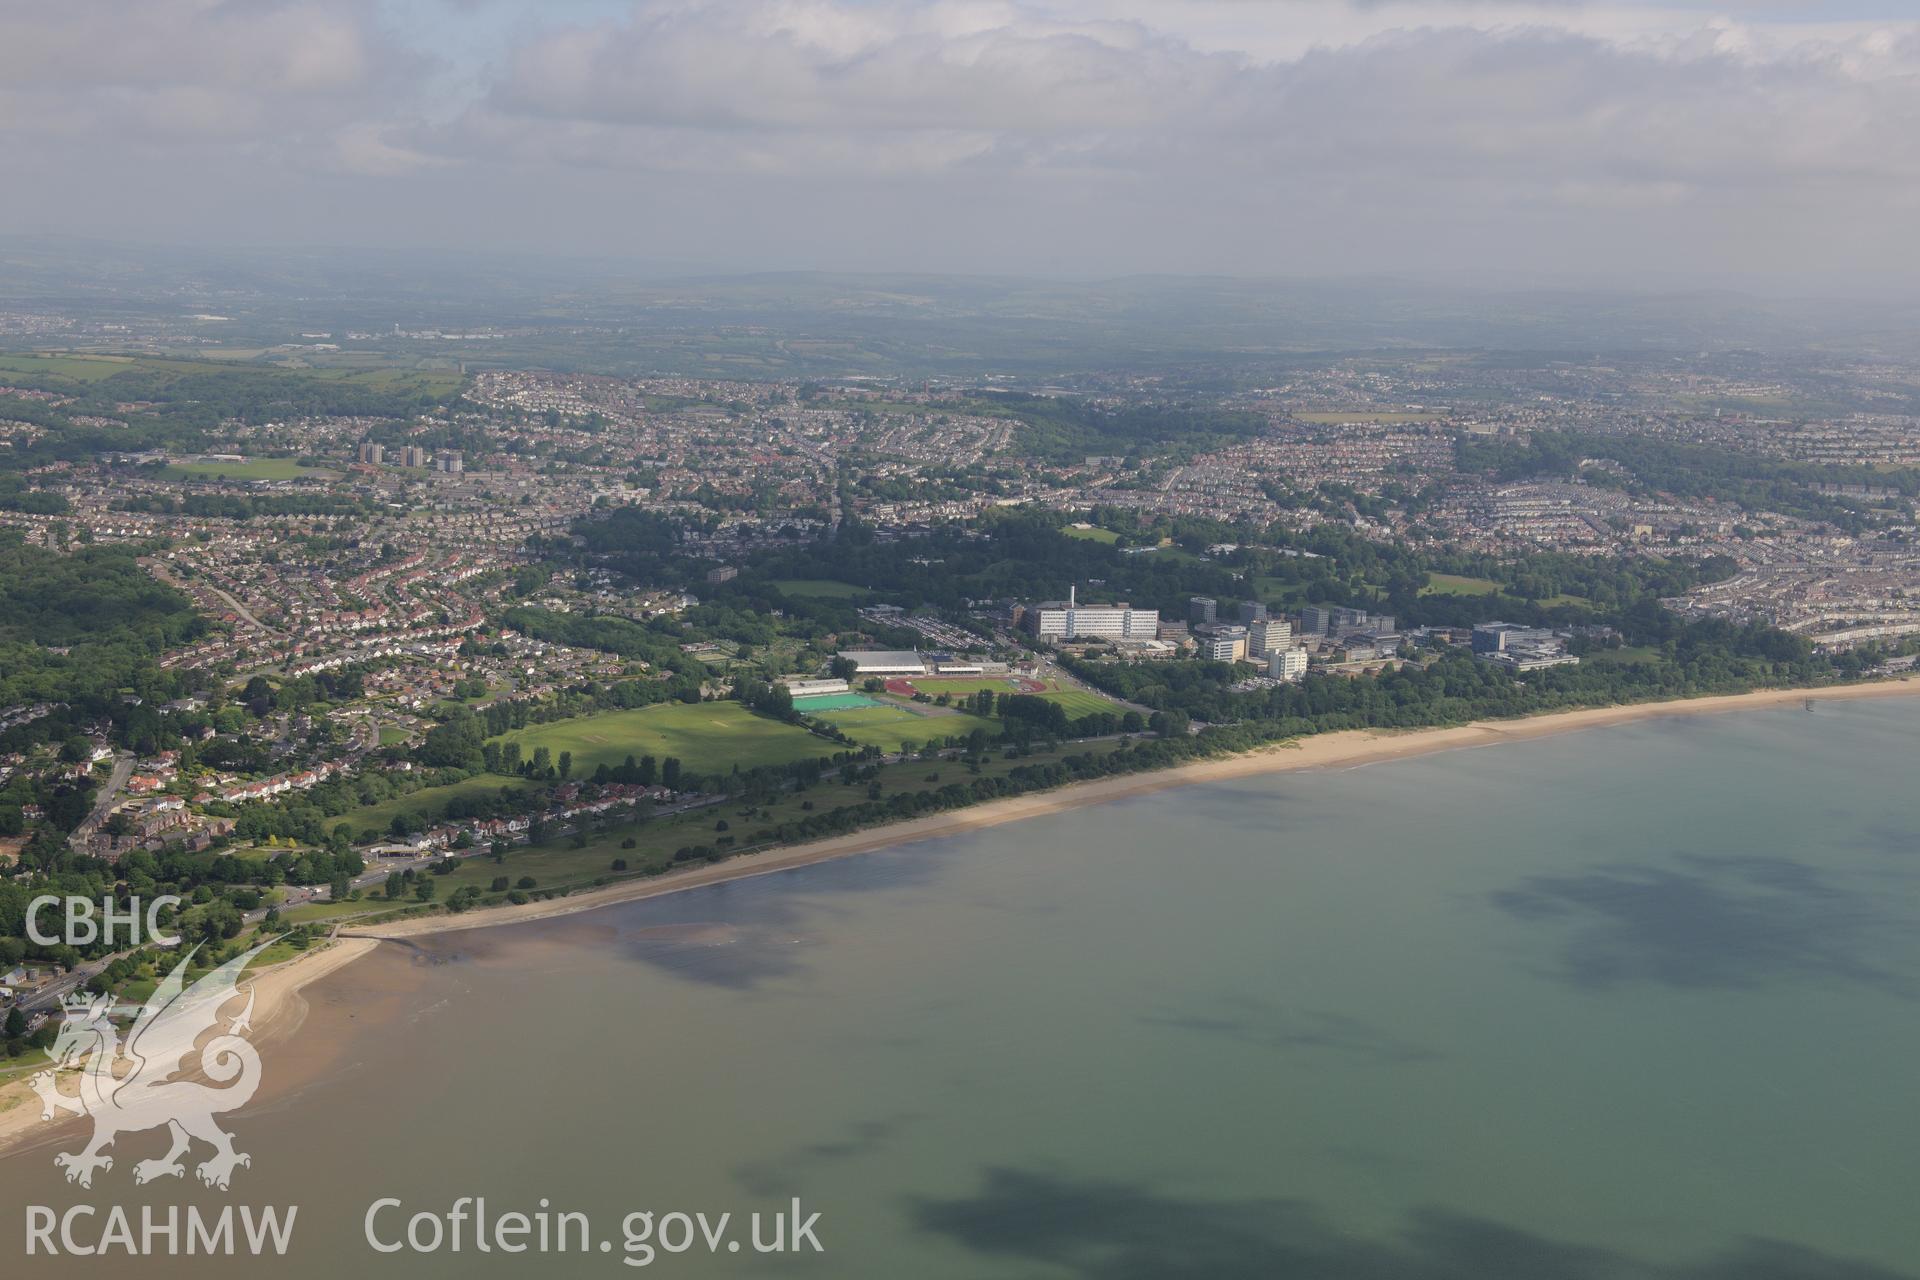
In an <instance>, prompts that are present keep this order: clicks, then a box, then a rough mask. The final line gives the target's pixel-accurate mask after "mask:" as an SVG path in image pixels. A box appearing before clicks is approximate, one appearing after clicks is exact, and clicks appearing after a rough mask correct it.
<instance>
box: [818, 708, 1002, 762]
mask: <svg viewBox="0 0 1920 1280" xmlns="http://www.w3.org/2000/svg"><path fill="white" fill-rule="evenodd" d="M820 718H821V719H822V720H826V721H828V722H829V723H831V724H832V725H833V726H834V727H835V728H836V729H839V730H840V731H841V732H842V733H844V734H846V735H847V736H848V737H849V738H852V739H853V740H854V741H855V742H858V743H861V744H862V745H867V746H875V747H879V748H880V749H881V750H882V751H898V750H899V749H900V744H901V743H902V742H912V743H916V744H918V745H920V746H923V747H924V746H926V745H927V743H929V742H932V741H935V740H937V739H941V738H964V737H966V736H967V735H968V734H970V733H972V732H973V731H974V730H975V729H985V730H986V731H987V736H988V737H989V738H997V737H999V736H1000V726H999V725H998V724H995V723H994V722H993V721H991V720H983V719H981V718H980V717H979V716H970V715H965V714H963V713H961V712H954V713H953V714H951V715H918V714H916V713H915V712H913V711H909V710H907V709H906V708H904V707H900V706H896V705H894V704H891V703H887V704H883V705H880V706H876V707H864V708H857V709H849V710H846V711H834V712H831V713H828V714H826V715H822V716H821V717H820Z"/></svg>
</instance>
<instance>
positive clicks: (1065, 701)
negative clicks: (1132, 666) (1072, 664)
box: [887, 676, 1119, 716]
mask: <svg viewBox="0 0 1920 1280" xmlns="http://www.w3.org/2000/svg"><path fill="white" fill-rule="evenodd" d="M1036 684H1039V685H1040V686H1041V687H1040V688H1035V687H1034V686H1035V685H1036ZM896 685H904V686H905V687H904V688H895V687H894V686H896ZM982 689H991V690H993V691H994V692H995V693H996V694H1008V693H1028V694H1032V695H1033V696H1035V697H1039V698H1045V699H1046V700H1047V701H1048V702H1057V703H1059V704H1060V705H1061V706H1063V707H1065V708H1066V709H1067V714H1068V715H1069V716H1084V715H1088V714H1091V713H1092V712H1095V711H1118V710H1119V708H1118V707H1117V706H1115V705H1114V703H1112V702H1111V701H1109V700H1108V699H1106V698H1103V697H1101V696H1100V695H1099V694H1097V693H1089V692H1087V691H1086V690H1085V689H1076V688H1073V687H1072V686H1071V685H1066V684H1063V683H1061V682H1060V681H1058V680H1046V681H1033V680H1028V679H1025V678H1023V677H1020V676H959V677H937V676H916V677H914V678H913V679H912V680H910V681H898V680H889V681H888V682H887V691H888V692H889V693H902V692H907V691H909V690H911V691H912V692H917V693H924V694H926V695H927V696H928V697H929V698H937V697H939V696H940V695H941V694H943V693H944V694H946V695H947V696H948V697H950V698H952V699H954V700H956V701H957V700H959V699H961V698H964V697H968V696H970V695H972V694H976V693H978V692H980V691H981V690H982Z"/></svg>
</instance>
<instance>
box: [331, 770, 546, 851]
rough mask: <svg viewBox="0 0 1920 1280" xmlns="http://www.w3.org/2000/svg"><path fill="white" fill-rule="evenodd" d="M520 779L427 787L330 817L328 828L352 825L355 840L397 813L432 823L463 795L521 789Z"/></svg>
mask: <svg viewBox="0 0 1920 1280" xmlns="http://www.w3.org/2000/svg"><path fill="white" fill-rule="evenodd" d="M519 785H520V779H518V778H509V777H507V776H506V775H504V774H498V773H483V774H479V775H478V776H476V777H472V778H466V779H463V780H462V781H459V782H455V783H451V784H449V785H447V786H444V787H423V788H421V789H420V790H418V791H415V792H412V793H411V794H408V795H404V796H396V797H394V798H393V799H392V800H382V801H381V802H380V803H379V804H370V805H362V806H361V807H360V808H358V809H353V810H350V811H348V812H346V813H343V814H341V815H340V816H339V817H337V818H328V819H327V820H326V826H327V829H328V830H329V831H331V830H332V829H333V828H334V826H335V825H336V824H338V823H342V822H345V823H348V824H349V825H350V826H351V827H352V828H353V834H354V836H355V838H358V837H359V835H360V833H361V832H362V831H365V830H367V829H368V828H369V827H373V828H378V829H379V830H381V831H385V830H386V829H387V825H388V824H389V823H391V822H392V821H393V818H394V815H395V814H400V813H417V814H419V815H420V816H421V817H423V818H427V819H429V820H431V819H435V818H438V817H439V816H440V815H441V814H443V813H445V812H446V811H447V803H448V802H449V801H451V800H453V799H455V798H457V797H460V796H475V795H482V794H491V793H495V792H498V791H499V790H500V788H501V787H517V786H519Z"/></svg>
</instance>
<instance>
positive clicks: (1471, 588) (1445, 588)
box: [1420, 573, 1500, 596]
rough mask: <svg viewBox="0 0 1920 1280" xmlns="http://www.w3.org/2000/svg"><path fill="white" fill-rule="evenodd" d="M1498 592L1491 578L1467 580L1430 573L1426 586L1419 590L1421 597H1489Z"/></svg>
mask: <svg viewBox="0 0 1920 1280" xmlns="http://www.w3.org/2000/svg"><path fill="white" fill-rule="evenodd" d="M1499 590H1500V584H1499V583H1497V582H1495V581H1494V580H1493V579H1492V578H1468V577H1463V576H1461V575H1460V574H1457V573H1430V574H1428V575H1427V585H1426V586H1424V587H1422V588H1420V594H1421V595H1423V596H1490V595H1493V594H1495V593H1497V592H1498V591H1499Z"/></svg>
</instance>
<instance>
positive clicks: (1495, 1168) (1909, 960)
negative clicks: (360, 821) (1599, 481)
mask: <svg viewBox="0 0 1920 1280" xmlns="http://www.w3.org/2000/svg"><path fill="white" fill-rule="evenodd" d="M1917 738H1920V707H1916V706H1914V705H1912V704H1909V703H1906V702H1904V701H1887V702H1855V703H1850V704H1838V703H1828V704H1821V705H1820V706H1819V707H1818V709H1817V710H1816V711H1815V712H1813V713H1812V714H1808V713H1806V712H1804V711H1801V710H1799V709H1797V708H1796V709H1793V710H1779V711H1762V712H1751V713H1741V714H1739V715H1730V716H1711V717H1698V718H1683V719H1673V720H1664V721H1650V722H1644V723H1641V724H1636V725H1628V726H1621V727H1615V728H1609V729H1600V730H1591V731H1588V732H1584V733H1579V734H1571V735H1566V736H1562V737H1556V738H1550V739H1542V740H1536V741H1530V742H1525V743H1517V744H1512V745H1503V746H1497V747H1489V748H1484V749H1478V750H1471V751H1458V752H1451V753H1446V754H1441V755H1435V756H1429V757H1424V758H1419V759H1413V760H1405V761H1398V762H1393V763H1385V764H1380V765H1375V766H1371V767H1367V768H1362V769H1356V770H1351V771H1346V772H1333V773H1317V774H1294V775H1288V776H1283V777H1273V778H1264V779H1253V780H1248V781H1244V782H1239V783H1234V784H1231V785H1218V786H1204V787H1190V788H1183V789H1180V790H1176V791H1172V792H1165V793H1161V794H1157V795H1153V796H1149V797H1141V798H1137V799H1132V800H1125V801H1121V802H1118V803H1114V804H1109V805H1104V806H1101V807H1099V808H1096V809H1090V810H1081V811H1076V812H1072V813H1066V814H1061V815H1057V816H1054V817H1049V818H1043V819H1037V820H1034V821H1030V822H1025V823H1020V824H1015V825H1009V826H1004V827H999V828H995V829H992V830H989V831H984V832H980V833H975V834H971V835H967V836H962V837H956V838H950V839H941V840H929V841H924V842H920V843H916V844H912V845H907V846H902V847H898V848H895V849H892V850H888V851H885V852H882V853H878V854H873V855H864V856H861V857H857V858H851V859H847V860H843V861H840V862H835V863H829V864H823V865H820V866H815V867H811V868H807V869H804V870H800V871H796V872H792V873H787V874H782V875H777V876H769V877H763V878H758V879H753V880H747V881H739V882H735V883H732V884H728V885H724V886H719V887H715V888H712V889H707V890H701V891H698V892H691V893H686V894H680V895H676V896H674V897H671V898H666V899H660V900H657V901H653V902H646V903H636V904H631V905H628V906H624V907H618V908H611V909H606V910H601V911H596V912H592V913H589V914H585V915H581V916H576V917H571V918H568V919H564V920H557V921H549V922H544V923H540V924H535V925H529V926H515V927H512V928H506V929H490V930H483V931H478V932H470V933H466V934H455V935H442V936H440V937H438V938H436V939H434V940H433V941H432V942H431V944H430V945H429V946H428V947H427V948H426V949H425V950H423V951H422V952H421V953H419V954H417V955H416V954H409V953H407V952H404V951H402V950H400V949H398V948H394V949H391V950H390V951H388V952H387V953H384V954H383V955H382V956H380V957H379V958H378V959H377V960H375V961H370V962H365V963H362V964H360V965H356V966H354V967H353V968H351V969H350V970H348V971H346V972H345V973H343V974H341V975H339V976H338V977H336V978H335V979H330V980H329V981H328V982H327V983H325V984H323V985H322V986H321V987H319V988H317V989H316V997H315V998H316V1004H315V1010H314V1015H313V1017H312V1019H311V1020H310V1022H309V1024H308V1025H307V1027H306V1028H304V1029H303V1031H302V1032H301V1035H300V1037H299V1038H298V1039H297V1040H296V1041H295V1043H294V1045H293V1046H292V1047H291V1048H282V1049H280V1050H278V1051H277V1052H276V1053H275V1054H274V1055H272V1056H270V1058H269V1062H268V1067H269V1075H270V1076H271V1075H272V1074H273V1073H274V1072H275V1071H278V1072H279V1073H280V1075H281V1077H282V1084H281V1086H280V1087H279V1089H278V1090H273V1089H271V1088H270V1092H272V1093H273V1094H274V1096H273V1098H272V1100H271V1101H270V1102H268V1103H267V1104H265V1105H263V1106H257V1107H256V1108H254V1109H253V1110H252V1111H250V1112H246V1113H242V1114H241V1115H240V1116H238V1117H236V1118H235V1119H234V1120H233V1121H232V1125H231V1127H232V1128H233V1129H234V1131H235V1132H236V1134H237V1135H239V1137H240V1140H241V1145H242V1146H243V1147H244V1148H246V1149H248V1150H250V1151H251V1152H252V1153H253V1154H254V1156H255V1164H254V1167H253V1168H252V1169H250V1170H246V1171H244V1172H243V1177H244V1181H243V1182H241V1183H240V1184H238V1185H237V1186H236V1190H235V1192H234V1195H233V1197H232V1198H233V1199H235V1200H239V1201H243V1202H250V1203H255V1204H263V1203H289V1202H291V1203H298V1204H299V1205H301V1206H302V1208H301V1220H300V1231H299V1238H298V1240H297V1242H296V1249H295V1251H294V1253H293V1255H292V1256H290V1257H289V1258H288V1259H287V1260H286V1261H285V1262H280V1263H275V1264H274V1265H273V1267H272V1269H271V1272H270V1273H271V1274H276V1275H283V1274H290V1275H315V1276H318V1275H338V1274H340V1272H341V1271H342V1270H343V1269H347V1268H351V1269H352V1270H354V1271H356V1272H367V1273H373V1274H380V1275H386V1274H392V1275H435V1276H441V1275H447V1276H452V1275H473V1274H481V1275H486V1274H500V1275H520V1274H529V1273H533V1272H535V1271H537V1272H538V1273H540V1274H549V1275H569V1276H571V1275H608V1276H611V1275H618V1274H623V1273H627V1270H628V1269H627V1268H623V1267H622V1266H621V1264H620V1262H619V1254H618V1253H617V1252H616V1253H614V1254H612V1255H603V1254H598V1253H594V1254H590V1255H584V1256H583V1255H570V1256H564V1257H548V1258H545V1259H541V1260H540V1261H539V1262H538V1264H537V1266H536V1265H535V1264H533V1263H530V1262H527V1261H525V1260H507V1259H502V1258H501V1257H499V1256H498V1255H494V1256H490V1257H484V1258H483V1257H479V1256H476V1255H473V1254H471V1253H468V1254H464V1255H461V1256H460V1257H458V1258H453V1257H450V1256H448V1255H445V1254H440V1255H434V1256H426V1257H423V1256H418V1255H414V1256H407V1255H401V1256H398V1257H393V1258H389V1257H386V1256H382V1255H377V1254H374V1253H373V1252H372V1251H371V1250H370V1249H368V1247H367V1246H366V1245H365V1244H364V1243H363V1240H362V1231H361V1217H362V1215H363V1214H364V1212H365V1210H366V1207H367V1205H368V1204H369V1203H370V1202H371V1201H372V1200H374V1199H376V1198H378V1197H380V1196H394V1197H398V1198H401V1199H403V1200H404V1201H406V1202H407V1204H408V1206H409V1207H410V1208H427V1207H435V1208H441V1209H444V1208H445V1206H446V1205H447V1204H448V1203H449V1202H451V1201H452V1200H453V1199H454V1198H455V1197H457V1196H462V1195H485V1196H487V1197H488V1198H489V1200H490V1202H492V1203H494V1204H495V1205H497V1206H501V1207H519V1208H531V1207H532V1206H533V1205H535V1204H536V1203H537V1201H538V1199H539V1198H540V1197H546V1198H548V1199H550V1200H551V1201H552V1202H553V1203H554V1204H555V1205H556V1206H563V1207H577V1208H580V1209H583V1210H587V1211H591V1212H592V1213H593V1214H594V1216H595V1221H596V1225H598V1224H602V1223H604V1224H605V1225H606V1227H607V1228H608V1230H607V1231H606V1232H604V1233H603V1234H611V1235H617V1232H616V1231H614V1230H613V1228H615V1227H616V1226H617V1224H618V1220H619V1218H620V1216H621V1214H622V1213H623V1212H624V1211H625V1210H628V1209H632V1208H650V1209H655V1210H659V1211H666V1210H674V1209H678V1210H684V1211H694V1210H707V1211H710V1212H717V1211H732V1212H734V1213H736V1214H737V1215H744V1214H746V1213H749V1212H751V1211H754V1210H756V1209H758V1210H763V1211H770V1210H772V1209H773V1208H775V1207H776V1206H780V1207H784V1206H785V1205H787V1204H788V1202H789V1201H790V1200H791V1199H792V1198H793V1197H799V1198H800V1199H801V1201H802V1202H803V1204H804V1205H805V1207H806V1209H807V1211H809V1212H812V1211H818V1212H820V1213H821V1214H822V1217H821V1219H820V1223H819V1226H818V1234H819V1237H820V1239H821V1241H822V1243H823V1244H824V1245H825V1247H826V1252H825V1254H824V1255H821V1256H818V1257H813V1258H809V1259H804V1260H799V1259H795V1258H791V1257H782V1258H761V1257H758V1256H755V1255H752V1254H751V1253H750V1252H743V1253H741V1254H726V1253H722V1254H721V1255H720V1256H717V1257H709V1256H703V1255H702V1254H699V1253H688V1254H684V1255H679V1256H671V1257H669V1256H661V1257H659V1258H657V1260H656V1261H655V1262H654V1264H653V1267H652V1270H655V1271H665V1272H668V1273H673V1274H689V1275H701V1276H707V1275H778V1274H801V1275H817V1276H915V1277H920V1276H926V1277H948V1276H952V1277H973V1276H991V1277H999V1276H1007V1277H1098V1278H1102V1280H1109V1278H1110V1280H1134V1278H1136V1277H1141V1278H1144V1277H1156V1276H1208V1277H1239V1276H1282V1277H1299V1278H1301V1280H1481V1278H1483V1277H1521V1278H1525V1280H1886V1278H1887V1277H1910V1276H1920V1217H1917V1216H1916V1214H1915V1212H1914V1202H1915V1198H1916V1193H1917V1192H1920V1109H1917V1108H1916V1107H1915V1106H1914V1104H1913V1102H1912V1100H1911V1098H1912V1074H1913V1069H1912V1066H1913V1064H1914V1063H1915V1062H1916V1061H1920V811H1917V809H1916V803H1915V799H1914V787H1913V785H1912V783H1911V782H1910V780H1909V774H1910V773H1911V769H1912V765H1911V762H1912V759H1913V746H1914V744H1915V742H1916V739H1917ZM322 1054H326V1055H329V1058H328V1063H329V1065H328V1066H327V1067H326V1068H325V1071H324V1072H323V1073H321V1074H320V1077H319V1078H318V1079H306V1080H302V1079H301V1077H303V1076H305V1075H311V1074H313V1073H314V1071H317V1070H318V1068H312V1069H311V1070H306V1071H303V1070H302V1069H301V1065H300V1064H301V1063H307V1064H309V1066H311V1064H312V1063H313V1062H315V1061H317V1060H318V1058H319V1056H320V1055H322ZM127 1141H128V1142H129V1143H132V1142H133V1141H134V1140H133V1139H128V1140H127ZM48 1154H49V1153H48V1152H46V1151H40V1152H30V1153H27V1154H25V1155H21V1156H16V1157H13V1158H10V1159H7V1160H4V1161H0V1199H4V1200H5V1201H6V1202H7V1203H9V1204H16V1203H20V1202H22V1201H24V1202H27V1203H46V1204H59V1203H62V1198H63V1197H68V1198H70V1197H71V1196H72V1194H73V1193H71V1192H70V1191H68V1190H67V1189H65V1188H64V1187H63V1186H62V1185H61V1184H59V1182H58V1180H57V1178H56V1177H55V1176H54V1174H53V1171H52V1169H51V1166H50V1165H48V1164H47V1163H46V1160H47V1157H48ZM137 1154H148V1153H147V1152H146V1151H145V1150H144V1148H143V1149H141V1150H140V1151H138V1153H137ZM103 1185H104V1186H105V1188H106V1190H105V1191H102V1190H100V1189H96V1191H95V1192H94V1193H92V1196H91V1199H92V1200H94V1201H96V1202H107V1201H130V1200H133V1199H134V1198H135V1197H136V1193H134V1192H133V1191H132V1190H131V1188H130V1187H129V1186H128V1184H127V1181H126V1179H125V1178H124V1177H123V1175H122V1172H121V1169H120V1167H118V1166H117V1167H116V1171H115V1172H114V1173H113V1174H112V1175H110V1176H109V1177H108V1178H107V1179H106V1180H105V1182H104V1184H103ZM162 1198H163V1199H182V1198H184V1199H191V1200H195V1201H196V1202H207V1201H211V1202H213V1203H218V1202H221V1201H222V1200H223V1199H225V1198H224V1197H220V1196H218V1195H217V1194H213V1193H203V1192H198V1191H191V1190H181V1189H177V1188H176V1189H169V1190H168V1191H166V1192H164V1193H163V1194H162ZM0 1222H4V1223H5V1227H4V1230H5V1233H6V1234H5V1235H3V1236H0V1256H17V1254H16V1252H15V1251H16V1249H17V1247H18V1244H19V1239H18V1230H19V1223H18V1221H17V1214H15V1213H14V1212H13V1211H12V1210H7V1211H6V1212H5V1213H4V1214H3V1215H0ZM169 1265H171V1266H173V1267H177V1268H178V1273H180V1274H186V1273H187V1272H188V1271H191V1272H192V1273H193V1274H204V1273H205V1271H206V1268H205V1267H204V1264H202V1263H200V1262H194V1263H192V1264H188V1263H187V1262H185V1261H181V1262H178V1263H174V1264H169ZM249 1265H251V1266H253V1267H254V1268H255V1270H256V1272H257V1268H258V1264H249ZM96 1269H98V1268H96ZM243 1269H244V1268H240V1267H237V1266H236V1267H235V1268H234V1273H235V1274H239V1273H240V1272H241V1270H243ZM136 1270H137V1272H138V1273H141V1274H155V1273H156V1268H155V1267H153V1266H151V1265H145V1266H143V1267H141V1268H138V1269H135V1268H127V1269H125V1270H124V1271H123V1272H116V1270H115V1269H114V1268H106V1269H104V1270H102V1273H103V1274H106V1273H124V1274H135V1273H136ZM215 1270H216V1273H218V1269H217V1268H216V1269H215ZM158 1272H159V1273H168V1272H167V1271H166V1267H165V1266H162V1267H161V1268H159V1269H158Z"/></svg>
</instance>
